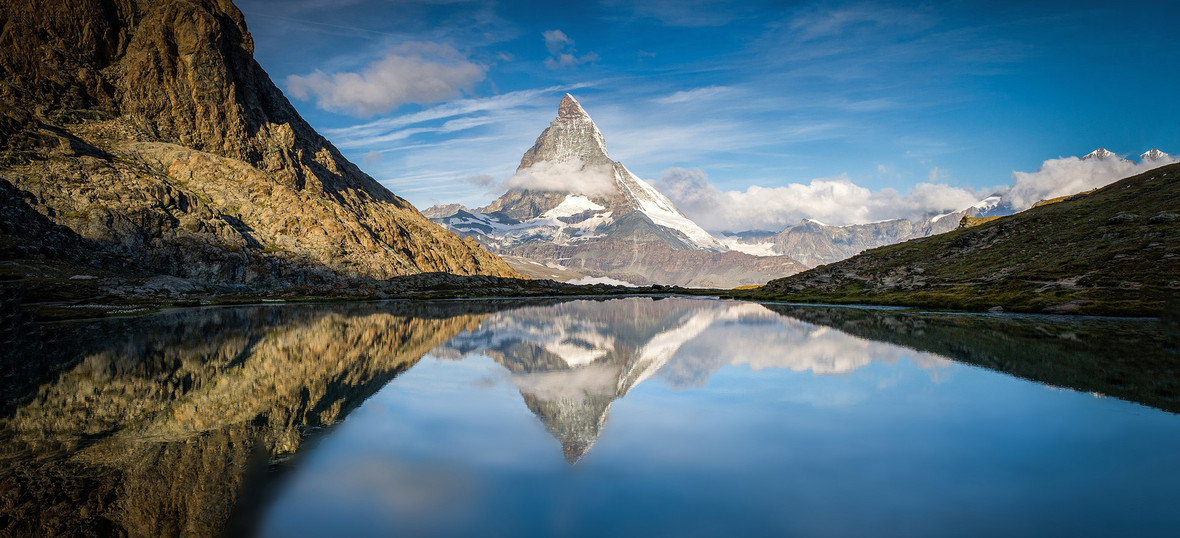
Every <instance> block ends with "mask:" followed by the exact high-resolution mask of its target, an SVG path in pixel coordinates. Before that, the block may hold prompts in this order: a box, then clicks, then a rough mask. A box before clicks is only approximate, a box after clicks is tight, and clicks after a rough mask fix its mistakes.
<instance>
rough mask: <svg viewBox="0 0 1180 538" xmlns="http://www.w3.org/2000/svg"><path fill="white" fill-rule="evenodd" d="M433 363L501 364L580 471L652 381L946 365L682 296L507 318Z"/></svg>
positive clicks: (540, 309)
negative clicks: (616, 415) (616, 410)
mask: <svg viewBox="0 0 1180 538" xmlns="http://www.w3.org/2000/svg"><path fill="white" fill-rule="evenodd" d="M690 344H691V345H690ZM431 354H433V355H435V356H438V357H445V358H456V359H459V358H464V357H467V356H469V355H471V354H480V355H486V356H489V357H492V358H493V359H494V360H495V361H496V362H497V363H498V364H500V365H501V366H503V367H504V368H505V369H506V370H507V372H508V379H509V380H510V382H511V383H512V384H513V385H514V386H516V387H517V389H519V391H520V394H521V396H523V398H524V402H525V404H526V405H527V406H528V408H529V410H531V411H532V412H533V413H534V414H535V415H536V416H537V418H539V419H540V420H541V422H542V423H543V424H544V425H545V427H546V429H547V430H548V431H549V432H550V433H551V434H552V435H553V436H554V437H555V438H557V440H558V441H560V442H561V445H562V451H563V453H564V455H565V458H566V460H567V461H568V462H569V463H571V464H573V463H576V462H577V461H578V460H579V459H581V458H582V456H584V455H585V453H586V452H587V451H588V450H589V449H590V448H591V447H592V446H593V445H594V443H595V441H596V440H597V439H598V437H599V435H600V433H601V431H602V427H603V425H604V424H605V423H606V419H607V414H608V412H609V411H610V407H611V403H612V402H614V401H615V400H617V399H619V398H622V397H624V396H626V395H627V393H628V392H630V391H631V390H632V389H634V388H635V387H636V386H638V385H639V384H640V383H643V382H644V381H646V380H648V379H651V378H653V377H660V378H662V379H663V380H664V381H665V382H667V383H669V384H670V385H672V386H674V387H678V388H689V387H694V386H703V385H704V384H705V383H706V382H707V381H708V379H709V376H710V375H712V373H713V372H716V371H717V370H719V369H720V368H722V367H724V366H748V367H750V368H752V369H754V370H760V369H763V368H782V369H789V370H792V371H796V372H804V371H809V372H812V373H814V374H816V375H828V374H843V373H848V372H851V371H853V370H855V369H857V368H860V367H862V366H864V365H867V364H869V363H870V362H872V361H874V360H876V361H883V362H886V363H892V362H895V361H896V360H897V359H898V358H899V357H900V356H901V355H903V354H905V355H910V356H914V357H915V359H916V360H917V361H918V362H920V363H921V364H923V365H925V366H928V367H931V368H935V367H938V366H940V365H944V364H946V360H945V359H943V358H941V357H939V356H937V355H933V354H929V353H913V352H911V351H909V350H906V349H905V348H901V347H898V346H892V345H889V344H883V343H879V342H874V341H872V340H865V339H862V338H857V337H854V336H850V335H848V334H846V333H844V332H841V331H836V330H830V329H829V328H827V327H823V326H817V325H814V324H811V323H806V322H802V321H799V320H797V319H794V318H790V317H785V316H782V315H779V314H776V313H775V312H773V311H771V310H769V309H767V308H766V307H764V306H762V305H758V304H752V303H739V302H727V301H716V300H706V299H688V298H675V297H673V298H666V299H662V300H659V301H652V300H650V299H622V300H615V301H607V302H596V301H575V302H570V303H564V304H559V305H553V306H535V307H525V308H520V309H516V310H512V311H509V312H500V313H496V314H493V315H491V316H489V317H488V318H486V319H485V320H484V321H483V322H482V323H481V324H480V326H479V328H478V329H476V330H473V331H469V332H466V333H463V334H461V335H459V336H456V337H455V338H453V339H451V340H450V341H449V342H447V343H446V344H444V345H443V346H440V347H439V348H436V349H435V350H433V351H432V352H431Z"/></svg>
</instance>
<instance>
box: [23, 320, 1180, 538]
mask: <svg viewBox="0 0 1180 538" xmlns="http://www.w3.org/2000/svg"><path fill="white" fill-rule="evenodd" d="M1168 327H1169V325H1168V324H1161V323H1159V322H1157V321H1154V320H1113V319H1081V318H1046V317H1031V316H1025V317H1021V316H979V315H952V314H931V313H921V312H916V311H897V310H867V309H850V308H824V307H797V306H789V305H758V304H752V303H742V302H731V301H719V300H709V299H690V298H665V299H661V300H653V299H650V298H624V299H614V300H605V301H570V302H560V303H559V302H546V303H538V302H509V301H499V302H474V301H454V302H440V303H413V304H411V303H379V304H362V305H337V306H274V307H251V308H231V309H198V310H189V311H177V312H169V313H164V314H160V315H157V316H150V317H144V318H134V319H124V320H107V321H103V322H99V323H84V324H77V323H75V324H60V325H50V326H33V325H26V326H25V328H24V329H22V330H23V333H22V335H23V336H22V337H20V338H17V341H18V342H17V345H15V346H13V347H11V349H10V355H9V356H8V358H7V359H6V363H5V368H6V369H5V371H4V374H5V380H6V381H5V386H4V387H3V390H4V391H5V392H4V397H5V400H4V401H5V408H4V413H3V416H2V417H0V420H2V422H0V427H2V435H3V437H0V448H2V449H3V451H2V452H0V454H2V457H3V460H0V463H2V465H3V468H2V469H3V481H2V482H0V490H5V491H7V492H8V493H7V494H3V495H0V508H2V509H3V515H2V516H0V530H3V531H4V532H6V533H9V534H76V533H81V534H89V533H97V534H103V533H108V532H126V533H129V534H132V535H159V534H189V535H215V534H219V533H228V534H234V535H260V536H275V537H278V536H389V535H407V536H421V535H454V536H473V535H478V536H550V535H554V536H602V535H609V536H626V535H632V536H651V535H656V536H665V535H676V536H721V535H725V536H736V535H751V536H753V535H764V536H782V535H800V536H848V535H896V536H945V535H958V536H964V535H965V536H995V535H1023V536H1043V535H1069V536H1087V535H1095V536H1112V535H1117V536H1126V535H1139V536H1174V535H1175V532H1176V529H1177V528H1180V510H1177V508H1176V507H1177V506H1180V456H1178V454H1180V415H1177V414H1176V413H1177V412H1178V411H1180V391H1178V387H1180V355H1177V348H1178V347H1180V346H1178V345H1177V339H1176V337H1175V331H1174V330H1169V329H1168Z"/></svg>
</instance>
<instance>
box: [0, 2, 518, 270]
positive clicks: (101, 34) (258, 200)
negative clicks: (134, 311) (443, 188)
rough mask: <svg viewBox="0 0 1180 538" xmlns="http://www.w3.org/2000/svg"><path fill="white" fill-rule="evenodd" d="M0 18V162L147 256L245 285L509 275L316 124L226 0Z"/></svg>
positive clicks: (26, 186)
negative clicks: (266, 67)
mask: <svg viewBox="0 0 1180 538" xmlns="http://www.w3.org/2000/svg"><path fill="white" fill-rule="evenodd" d="M0 26H2V27H3V32H2V33H0V134H2V135H3V136H2V137H0V138H2V139H3V142H2V143H0V177H3V178H4V179H6V180H7V181H8V182H10V183H12V184H13V185H14V186H15V187H16V189H18V190H19V191H20V192H21V193H25V194H20V196H21V197H22V198H24V199H26V201H25V203H28V204H29V205H30V207H32V208H33V209H35V210H36V211H38V212H39V213H41V214H43V215H46V216H47V217H48V218H49V219H51V220H53V221H54V222H55V223H57V224H59V225H62V226H65V227H68V228H69V229H71V230H73V231H75V232H77V233H78V234H79V235H81V236H82V237H84V238H86V239H90V240H94V241H97V242H99V243H101V244H103V245H106V246H107V247H108V248H109V249H110V250H111V251H112V252H115V253H118V254H120V255H122V256H126V257H129V258H132V259H134V260H135V261H136V263H137V264H138V265H140V266H142V267H143V268H145V269H147V270H149V271H153V272H159V273H165V274H170V275H175V276H181V277H185V278H191V279H194V280H197V281H201V282H208V283H234V284H251V285H255V286H274V285H285V284H296V285H300V284H304V283H306V282H307V281H308V280H309V279H310V280H317V279H319V280H322V279H325V278H328V279H330V278H332V277H333V276H345V277H371V278H389V277H392V276H398V275H407V274H415V273H419V272H430V271H442V272H449V273H455V274H463V275H467V274H489V275H499V276H515V275H516V273H515V272H514V271H512V270H511V269H509V268H508V267H507V266H506V265H505V264H504V263H503V262H502V261H501V260H500V259H499V258H497V257H495V256H492V255H490V254H487V253H486V252H484V251H482V250H481V249H480V248H479V247H478V245H476V244H474V243H473V242H471V241H463V240H460V239H459V238H457V237H455V236H454V235H453V234H451V233H449V232H446V231H445V230H442V229H441V228H439V227H438V226H436V225H434V224H432V223H430V222H429V221H428V220H426V219H425V218H424V217H422V216H421V214H419V213H418V211H417V210H416V209H414V208H413V207H412V206H411V205H410V204H409V203H407V202H406V201H405V200H402V199H401V198H399V197H397V196H395V195H394V194H393V193H391V192H389V191H388V190H387V189H385V188H384V187H382V186H381V185H379V184H378V183H377V182H376V181H374V180H373V179H372V178H370V177H369V176H368V175H366V174H364V173H363V172H361V171H360V169H359V168H357V167H356V166H355V165H354V164H352V163H351V162H349V161H347V160H346V159H345V158H344V157H343V156H342V155H341V154H340V152H339V151H337V149H336V148H335V147H333V146H332V145H331V144H330V143H329V142H328V141H327V140H325V139H324V138H323V137H322V136H320V135H319V134H318V133H316V132H315V130H314V129H312V128H311V126H309V125H308V124H307V123H306V122H305V121H304V120H303V119H302V118H301V117H300V116H299V114H298V113H297V112H296V111H295V109H294V108H293V107H292V106H291V104H290V103H289V102H288V101H287V99H286V98H285V97H284V96H283V94H282V92H280V91H279V89H278V88H277V87H275V85H274V84H273V83H272V82H271V80H270V78H269V77H268V76H267V74H266V73H265V71H263V70H262V68H261V67H260V66H259V65H258V63H257V62H255V61H254V58H253V42H252V40H251V38H250V35H249V33H248V31H247V30H246V25H245V21H244V20H243V18H242V14H241V12H239V11H238V9H237V8H236V7H235V6H234V5H233V4H232V3H231V2H228V1H213V0H203V1H196V0H193V1H190V0H179V1H170V0H81V1H78V2H50V3H43V2H35V1H32V0H11V1H7V2H5V3H4V4H3V5H2V6H0Z"/></svg>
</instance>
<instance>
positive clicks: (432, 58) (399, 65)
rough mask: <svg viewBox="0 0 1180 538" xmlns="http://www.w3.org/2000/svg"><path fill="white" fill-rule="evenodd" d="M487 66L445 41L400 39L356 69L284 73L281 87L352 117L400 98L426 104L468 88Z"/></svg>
mask: <svg viewBox="0 0 1180 538" xmlns="http://www.w3.org/2000/svg"><path fill="white" fill-rule="evenodd" d="M486 71H487V68H486V67H484V66H482V65H478V64H475V63H472V62H469V61H467V59H466V58H465V57H464V56H463V55H462V54H460V53H459V51H457V50H455V49H454V48H453V47H450V46H447V45H439V44H435V43H420V42H411V43H405V44H403V45H401V46H399V47H396V48H394V49H392V50H390V51H389V52H388V53H386V55H385V57H383V58H381V59H380V60H377V61H375V62H373V63H370V64H369V65H368V66H366V67H365V68H364V69H363V70H361V71H360V72H355V73H354V72H347V71H345V72H339V73H324V72H322V71H319V70H316V71H315V72H313V73H311V74H309V75H304V76H300V75H291V76H289V77H287V91H288V92H290V94H291V95H292V96H294V97H295V98H297V99H315V100H316V106H318V107H320V108H322V109H324V110H328V111H332V112H345V113H348V114H353V115H356V116H371V115H373V114H381V113H385V112H389V111H391V110H393V109H395V108H397V107H399V106H401V105H403V104H406V103H416V104H430V103H437V102H439V101H443V100H446V99H450V98H452V97H455V96H457V95H459V93H460V91H461V90H466V91H470V90H471V87H472V85H473V84H475V83H476V82H479V81H481V80H483V79H484V76H485V73H486Z"/></svg>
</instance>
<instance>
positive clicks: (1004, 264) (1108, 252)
mask: <svg viewBox="0 0 1180 538" xmlns="http://www.w3.org/2000/svg"><path fill="white" fill-rule="evenodd" d="M1131 215H1133V217H1132V216H1131ZM1178 215H1180V164H1173V165H1168V166H1164V167H1161V168H1157V169H1155V170H1152V171H1150V172H1147V173H1144V174H1140V175H1138V176H1134V177H1130V178H1126V179H1123V180H1121V181H1118V182H1116V183H1114V184H1112V185H1109V186H1107V187H1104V188H1102V189H1099V190H1096V191H1094V192H1092V193H1089V194H1086V195H1079V196H1076V197H1070V198H1068V199H1066V200H1063V201H1061V202H1058V203H1054V204H1048V205H1043V206H1040V207H1034V208H1032V209H1029V210H1028V211H1025V212H1022V213H1019V214H1016V215H1012V216H1008V217H1004V218H1000V219H996V220H994V221H992V222H987V223H984V224H981V225H978V226H975V227H972V228H967V229H959V230H954V231H951V232H948V233H945V234H941V235H937V236H932V237H927V238H922V239H916V240H912V241H907V242H905V243H900V244H897V245H890V246H887V247H882V248H877V249H873V250H869V251H866V252H864V253H862V254H860V255H857V256H854V257H852V258H849V259H847V260H844V261H841V262H837V263H834V264H830V265H825V266H821V267H817V268H815V269H812V270H810V271H807V272H804V273H800V274H798V275H794V276H791V277H787V278H783V279H778V280H774V281H771V282H770V283H768V284H767V285H766V286H764V287H763V288H760V289H758V290H752V291H739V292H735V293H734V295H736V296H738V297H743V298H751V299H758V300H788V301H799V302H831V303H866V304H889V305H913V306H926V307H943V308H955V309H965V310H982V309H987V308H990V307H993V306H1002V307H1004V309H1006V310H1010V311H1022V312H1073V313H1082V314H1118V315H1154V314H1158V313H1160V312H1162V311H1163V309H1164V306H1165V303H1168V302H1170V301H1173V300H1174V299H1175V298H1176V297H1177V296H1178V295H1180V217H1178Z"/></svg>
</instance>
